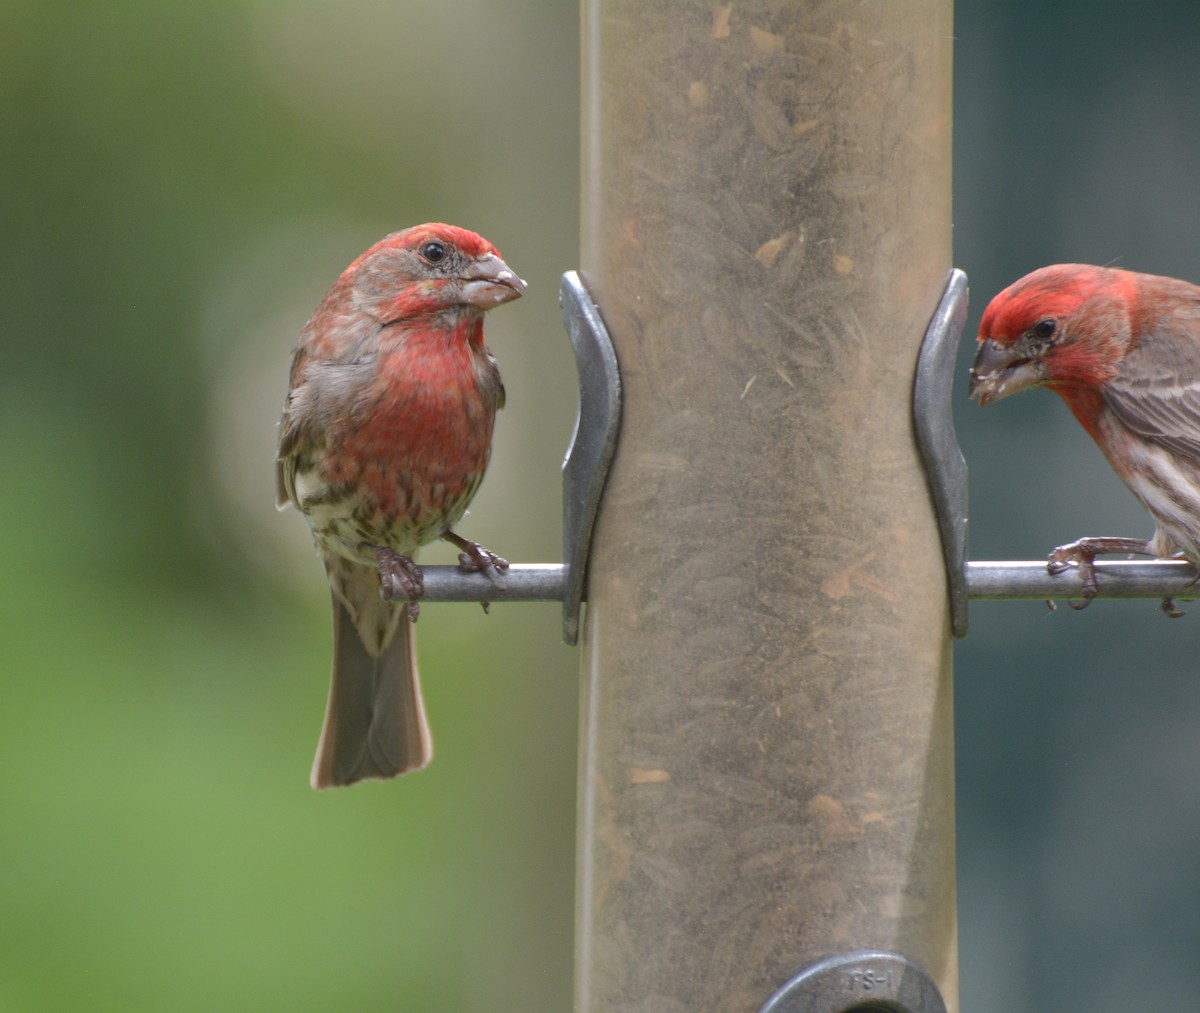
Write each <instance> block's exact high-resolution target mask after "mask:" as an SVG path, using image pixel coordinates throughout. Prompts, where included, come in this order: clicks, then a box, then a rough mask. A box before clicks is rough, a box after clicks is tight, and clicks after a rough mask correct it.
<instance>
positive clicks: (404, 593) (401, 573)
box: [375, 546, 425, 623]
mask: <svg viewBox="0 0 1200 1013" xmlns="http://www.w3.org/2000/svg"><path fill="white" fill-rule="evenodd" d="M375 558H376V559H377V560H378V561H379V587H380V590H381V592H382V594H383V597H384V598H386V599H387V600H388V601H396V600H398V599H402V598H404V599H407V600H408V618H409V619H411V620H412V621H413V622H414V623H415V622H416V621H417V616H419V615H420V614H421V606H420V605H419V604H418V603H417V599H418V598H420V597H421V595H423V594H424V593H425V577H424V575H423V574H422V573H421V568H420V567H419V566H417V564H416V563H414V562H413V561H412V560H411V559H409V558H408V556H402V555H400V553H398V552H396V551H395V550H394V549H388V548H385V547H383V546H377V547H376V548H375Z"/></svg>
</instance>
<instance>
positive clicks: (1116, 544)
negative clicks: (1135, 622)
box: [1046, 537, 1174, 615]
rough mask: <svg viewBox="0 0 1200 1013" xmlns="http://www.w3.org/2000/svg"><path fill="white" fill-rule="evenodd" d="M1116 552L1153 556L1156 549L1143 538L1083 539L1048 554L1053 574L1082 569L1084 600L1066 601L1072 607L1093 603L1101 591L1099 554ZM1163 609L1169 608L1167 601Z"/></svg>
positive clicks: (1082, 606) (1076, 607) (1048, 562)
mask: <svg viewBox="0 0 1200 1013" xmlns="http://www.w3.org/2000/svg"><path fill="white" fill-rule="evenodd" d="M1114 553H1134V554H1135V555H1140V556H1153V555H1154V551H1153V550H1152V549H1151V548H1150V543H1149V542H1148V541H1146V540H1145V539H1142V538H1109V537H1105V538H1080V539H1079V540H1078V541H1075V542H1068V543H1067V544H1066V545H1060V546H1059V547H1058V548H1057V549H1055V550H1054V551H1053V552H1051V553H1050V555H1049V556H1047V557H1046V569H1047V570H1049V571H1050V572H1051V573H1062V572H1063V571H1064V570H1067V569H1069V568H1070V567H1072V566H1076V567H1078V568H1079V577H1080V580H1081V581H1082V585H1083V586H1082V587H1081V589H1080V594H1081V595H1082V596H1083V601H1081V602H1073V601H1069V602H1067V604H1068V605H1070V606H1071V608H1073V609H1075V610H1077V611H1078V610H1079V609H1085V608H1087V607H1088V606H1089V605H1090V604H1091V603H1092V599H1093V598H1095V597H1096V595H1097V594H1098V593H1099V591H1100V588H1099V586H1098V585H1097V584H1096V565H1095V564H1096V557H1097V556H1106V555H1111V554H1114ZM1168 601H1169V599H1168ZM1171 608H1172V609H1173V608H1174V604H1172V605H1171ZM1163 611H1164V612H1166V611H1167V608H1166V603H1165V602H1164V607H1163ZM1167 614H1168V615H1170V614H1171V613H1170V612H1167Z"/></svg>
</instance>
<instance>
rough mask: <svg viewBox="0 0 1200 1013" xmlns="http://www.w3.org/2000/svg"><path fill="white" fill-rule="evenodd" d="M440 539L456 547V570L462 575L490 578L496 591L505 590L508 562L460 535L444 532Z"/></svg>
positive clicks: (485, 604) (485, 609) (485, 606)
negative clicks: (479, 574) (474, 574)
mask: <svg viewBox="0 0 1200 1013" xmlns="http://www.w3.org/2000/svg"><path fill="white" fill-rule="evenodd" d="M442 537H443V538H444V539H446V541H448V542H449V543H450V544H451V545H454V546H456V547H457V548H458V549H460V550H461V551H460V552H459V554H458V568H459V569H460V570H462V571H463V572H464V573H482V574H484V575H486V576H487V577H488V578H490V580H491V582H492V584H493V585H495V587H496V590H498V591H503V590H504V589H505V588H506V586H507V585H506V584H505V583H504V574H505V573H506V572H507V571H508V560H507V559H505V558H504V557H503V556H498V555H496V553H494V552H493V551H492V550H491V549H489V548H486V547H485V546H483V545H480V544H479V543H478V542H472V541H471V540H470V539H468V538H463V537H462V535H458V534H455V533H454V532H453V531H446V532H445V533H444V534H443V535H442ZM483 604H484V611H485V612H486V611H487V605H488V603H487V602H484V603H483Z"/></svg>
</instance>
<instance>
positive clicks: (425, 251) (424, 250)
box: [421, 242, 446, 264]
mask: <svg viewBox="0 0 1200 1013" xmlns="http://www.w3.org/2000/svg"><path fill="white" fill-rule="evenodd" d="M421 256H422V257H423V258H424V259H425V260H427V261H428V262H429V263H431V264H436V263H438V262H439V261H442V260H445V259H446V247H445V245H443V244H442V243H438V242H428V243H426V244H425V245H424V246H422V247H421Z"/></svg>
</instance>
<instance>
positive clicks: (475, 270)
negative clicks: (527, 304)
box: [462, 253, 528, 310]
mask: <svg viewBox="0 0 1200 1013" xmlns="http://www.w3.org/2000/svg"><path fill="white" fill-rule="evenodd" d="M463 279H464V282H463V286H462V301H463V302H465V303H469V304H470V305H471V306H476V307H478V308H479V309H481V310H490V309H491V308H492V307H493V306H499V305H501V304H502V303H506V302H512V301H513V300H514V299H520V298H521V294H522V293H523V292H524V291H525V289H526V288H528V286H527V285H526V284H525V282H523V281H522V280H521V279H520V278H518V277H517V276H516V275H515V274H514V273H513V272H512V271H510V270H509V269H508V265H507V264H506V263H504V261H503V260H501V259H500V258H499V257H497V256H496V255H495V254H494V253H488V254H485V255H484V256H482V257H477V258H476V259H475V260H473V261H472V262H471V264H470V266H468V268H467V270H466V272H465V273H464V274H463Z"/></svg>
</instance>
